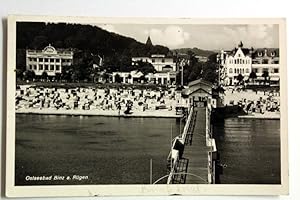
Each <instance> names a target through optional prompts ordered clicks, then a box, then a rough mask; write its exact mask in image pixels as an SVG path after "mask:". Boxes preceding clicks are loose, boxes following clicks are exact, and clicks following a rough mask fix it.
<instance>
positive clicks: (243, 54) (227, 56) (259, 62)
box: [219, 42, 280, 85]
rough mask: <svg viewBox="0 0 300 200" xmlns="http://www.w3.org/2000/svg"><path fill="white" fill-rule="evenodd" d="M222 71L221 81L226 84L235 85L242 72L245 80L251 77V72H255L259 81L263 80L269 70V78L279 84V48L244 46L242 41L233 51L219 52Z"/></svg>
mask: <svg viewBox="0 0 300 200" xmlns="http://www.w3.org/2000/svg"><path fill="white" fill-rule="evenodd" d="M219 58H220V65H221V73H220V76H221V78H220V81H221V84H224V85H234V84H236V83H237V82H238V80H237V77H238V75H239V74H241V75H242V76H243V77H244V80H246V79H249V76H250V73H251V72H255V74H256V75H257V80H258V81H263V80H264V79H265V78H264V77H262V75H263V73H264V72H268V76H269V80H270V81H272V82H273V83H277V84H279V79H280V63H279V49H278V48H258V49H253V48H244V47H243V43H242V42H240V44H239V45H238V47H237V48H235V49H233V50H231V51H223V50H222V51H221V53H220V54H219Z"/></svg>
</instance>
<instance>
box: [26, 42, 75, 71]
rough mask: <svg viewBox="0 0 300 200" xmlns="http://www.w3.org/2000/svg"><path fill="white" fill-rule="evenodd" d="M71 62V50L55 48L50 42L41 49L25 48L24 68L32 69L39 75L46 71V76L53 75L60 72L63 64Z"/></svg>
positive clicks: (68, 64)
mask: <svg viewBox="0 0 300 200" xmlns="http://www.w3.org/2000/svg"><path fill="white" fill-rule="evenodd" d="M72 63H73V51H70V50H66V49H60V50H56V49H55V48H54V47H53V46H51V45H50V44H49V45H48V46H46V47H45V48H44V49H43V50H26V70H31V71H34V72H35V74H36V75H38V76H40V75H42V74H43V72H46V73H47V75H48V76H55V74H56V73H62V68H63V67H64V66H70V65H72Z"/></svg>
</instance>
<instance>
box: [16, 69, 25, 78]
mask: <svg viewBox="0 0 300 200" xmlns="http://www.w3.org/2000/svg"><path fill="white" fill-rule="evenodd" d="M16 78H17V79H18V80H22V79H23V78H24V70H22V69H16Z"/></svg>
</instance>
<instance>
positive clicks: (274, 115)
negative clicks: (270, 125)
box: [238, 113, 280, 120]
mask: <svg viewBox="0 0 300 200" xmlns="http://www.w3.org/2000/svg"><path fill="white" fill-rule="evenodd" d="M238 118H241V119H275V120H280V113H265V114H260V113H254V114H253V113H252V114H248V115H239V116H238Z"/></svg>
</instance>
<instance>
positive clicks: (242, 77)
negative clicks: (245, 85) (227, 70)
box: [236, 74, 244, 84]
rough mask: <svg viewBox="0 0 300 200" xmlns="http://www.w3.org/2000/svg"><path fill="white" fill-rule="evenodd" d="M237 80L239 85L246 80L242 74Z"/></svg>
mask: <svg viewBox="0 0 300 200" xmlns="http://www.w3.org/2000/svg"><path fill="white" fill-rule="evenodd" d="M236 79H237V80H238V84H241V82H242V81H243V80H244V76H243V75H242V74H239V75H238V76H237V77H236Z"/></svg>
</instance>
